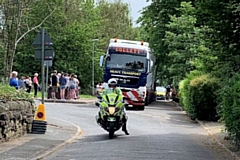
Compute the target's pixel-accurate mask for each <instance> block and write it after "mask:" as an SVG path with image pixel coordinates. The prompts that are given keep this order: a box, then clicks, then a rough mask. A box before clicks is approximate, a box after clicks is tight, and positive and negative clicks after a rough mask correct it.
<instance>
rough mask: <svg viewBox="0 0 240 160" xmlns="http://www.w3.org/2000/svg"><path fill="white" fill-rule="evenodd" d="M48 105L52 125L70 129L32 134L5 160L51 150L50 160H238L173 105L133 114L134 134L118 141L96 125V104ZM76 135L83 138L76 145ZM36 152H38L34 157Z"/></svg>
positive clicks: (131, 128)
mask: <svg viewBox="0 0 240 160" xmlns="http://www.w3.org/2000/svg"><path fill="white" fill-rule="evenodd" d="M45 106H46V111H47V117H48V121H50V122H51V123H52V124H51V123H50V125H52V126H54V125H56V126H62V128H65V129H64V130H63V129H61V128H60V129H59V128H57V127H56V128H53V127H52V126H51V127H49V128H48V131H47V133H46V134H45V135H31V134H30V135H28V136H26V137H23V138H22V139H23V140H22V141H25V142H22V141H21V143H20V141H17V142H16V144H17V145H18V146H19V147H16V146H15V144H14V143H13V144H12V147H15V148H13V149H10V150H7V149H6V151H5V152H4V151H2V152H1V149H4V147H2V146H1V148H0V159H1V160H2V159H4V160H10V159H14V160H16V159H21V160H26V159H36V157H37V156H40V157H41V153H40V150H41V152H43V151H48V152H47V153H48V157H45V158H44V159H46V160H94V159H97V160H103V159H104V160H106V159H111V160H113V159H116V160H118V159H121V160H125V159H126V160H140V159H141V160H144V159H151V160H171V159H172V160H192V159H194V160H228V159H229V160H232V159H234V158H233V157H231V155H230V154H229V152H227V151H225V150H224V149H223V148H222V147H221V146H219V145H218V144H217V143H216V142H215V141H214V140H213V139H211V138H210V137H209V136H208V134H207V132H206V131H205V130H204V129H203V128H202V127H201V126H200V125H199V124H198V123H194V122H193V121H191V120H190V119H189V118H188V117H187V116H186V114H185V113H184V112H183V111H181V110H179V109H178V108H177V107H176V106H175V105H174V104H173V103H171V102H154V103H153V104H151V105H150V106H148V107H146V109H145V110H144V111H136V110H128V111H127V114H128V116H129V121H128V130H129V132H130V135H128V136H126V135H125V134H124V133H123V132H122V131H117V132H116V136H115V137H114V139H112V140H109V138H108V133H107V132H106V131H104V130H103V129H102V128H100V127H99V126H98V125H97V124H96V122H95V115H96V114H97V112H98V108H97V107H96V106H93V105H91V104H59V103H46V104H45ZM53 123H54V125H53ZM79 127H80V128H81V134H80V135H79V133H78V132H77V131H80V128H79ZM71 137H74V138H77V139H75V140H74V141H72V140H71V139H70V138H71ZM69 139H70V140H69ZM65 140H68V143H67V144H65V146H62V147H61V148H59V149H58V150H57V151H54V152H53V153H51V151H52V148H53V147H54V146H58V145H59V144H61V143H62V142H63V141H65ZM7 144H8V143H7ZM5 145H6V144H5ZM5 148H7V147H6V146H5ZM33 152H36V154H35V155H34V154H31V153H33ZM38 152H39V153H38ZM50 153H51V154H50Z"/></svg>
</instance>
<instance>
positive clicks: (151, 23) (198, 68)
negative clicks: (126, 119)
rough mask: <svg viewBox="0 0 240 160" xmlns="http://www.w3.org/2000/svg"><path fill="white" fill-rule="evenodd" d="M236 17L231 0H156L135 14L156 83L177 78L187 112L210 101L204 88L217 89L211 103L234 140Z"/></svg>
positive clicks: (238, 67) (239, 68)
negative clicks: (149, 51) (155, 66)
mask: <svg viewBox="0 0 240 160" xmlns="http://www.w3.org/2000/svg"><path fill="white" fill-rule="evenodd" d="M239 16H240V3H239V2H238V1H237V0H229V1H225V0H218V1H208V0H203V1H195V0H187V1H186V0H185V1H184V0H162V1H152V3H151V4H150V5H149V6H147V7H146V8H144V9H143V10H142V16H141V18H139V23H140V24H142V26H141V27H142V28H143V31H144V32H145V33H146V35H147V36H146V39H147V40H148V41H149V42H150V44H151V47H152V49H153V50H154V51H155V52H156V53H157V55H158V58H157V59H158V79H159V80H160V81H161V82H162V85H167V84H169V83H170V84H172V85H174V86H178V85H179V82H180V86H179V88H180V99H181V104H182V105H183V107H184V108H185V109H186V110H187V112H189V113H197V112H195V111H196V110H194V109H196V108H197V107H199V104H201V105H200V106H202V105H203V104H204V105H207V103H209V102H210V100H209V99H207V97H208V96H209V95H207V94H206V93H205V91H209V92H212V94H211V95H215V93H218V94H217V95H216V96H213V97H212V98H213V99H214V101H213V102H218V105H219V106H221V107H219V108H220V110H218V112H220V113H221V114H220V115H221V116H222V117H221V119H222V120H223V121H224V122H225V124H226V127H227V130H228V131H229V132H230V133H232V134H231V135H233V136H235V137H237V138H238V139H239V138H240V136H239V131H240V127H239V125H238V123H237V122H238V121H239V117H240V116H239V113H238V110H237V109H236V108H234V107H235V106H236V104H237V99H238V98H237V96H239V94H238V90H236V88H237V86H238V83H237V81H236V79H237V78H236V75H238V74H239V72H240V64H239V63H240V50H239V49H240V40H239V36H240V27H239V26H240V19H239ZM206 75H208V76H207V77H208V78H209V77H210V78H209V80H208V78H206ZM199 77H200V78H199ZM211 77H214V78H213V79H212V78H211ZM211 79H212V80H211ZM214 79H215V80H214ZM193 82H194V83H193ZM206 83H207V84H206ZM216 83H217V84H216ZM191 84H192V86H193V84H197V85H194V86H195V87H191ZM213 86H220V87H219V89H218V87H213ZM202 87H205V88H204V92H203V90H202V89H203V88H202ZM228 97H231V98H228ZM209 104H210V103H209ZM205 107H206V106H205ZM215 108H216V107H215ZM230 108H231V109H230ZM192 111H193V112H192ZM216 114H217V113H216ZM231 115H234V116H231ZM193 116H195V117H196V115H193ZM233 122H234V123H233ZM235 122H236V123H235Z"/></svg>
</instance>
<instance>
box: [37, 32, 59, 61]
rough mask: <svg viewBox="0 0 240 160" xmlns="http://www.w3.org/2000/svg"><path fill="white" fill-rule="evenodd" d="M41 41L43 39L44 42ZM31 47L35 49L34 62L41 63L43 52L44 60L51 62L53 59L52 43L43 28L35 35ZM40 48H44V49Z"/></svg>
mask: <svg viewBox="0 0 240 160" xmlns="http://www.w3.org/2000/svg"><path fill="white" fill-rule="evenodd" d="M42 39H44V41H42ZM43 43H44V44H43ZM33 46H34V48H35V61H42V53H43V52H44V56H43V59H44V60H53V58H54V49H53V42H52V40H51V38H50V37H49V35H48V34H47V32H46V31H45V30H44V29H43V28H42V29H41V31H40V32H39V33H38V34H37V36H36V38H35V40H34V42H33ZM42 47H44V49H43V48H42Z"/></svg>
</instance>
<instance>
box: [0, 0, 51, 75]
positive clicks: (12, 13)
mask: <svg viewBox="0 0 240 160" xmlns="http://www.w3.org/2000/svg"><path fill="white" fill-rule="evenodd" d="M50 4H51V3H50V2H49V3H47V4H45V3H44V2H39V1H36V2H35V1H19V0H18V1H12V0H6V1H1V3H0V6H1V10H2V13H3V18H2V21H4V23H3V24H2V32H1V37H2V42H1V43H2V46H3V48H4V59H3V63H4V64H3V66H4V69H3V73H4V78H5V79H8V78H9V77H10V73H11V71H12V67H13V61H14V57H15V53H16V49H17V45H18V43H19V42H20V41H21V40H22V39H23V38H24V37H25V36H26V35H27V34H28V33H29V32H31V31H33V30H35V29H37V28H38V27H40V26H41V25H42V24H43V23H44V22H45V21H46V20H47V19H48V18H49V17H50V16H51V15H52V14H53V12H54V11H55V10H54V8H52V7H51V5H50ZM38 5H47V6H48V7H47V10H44V11H43V12H40V13H42V14H43V15H45V17H44V18H43V19H42V20H41V22H40V23H37V24H34V25H30V24H29V21H33V20H34V19H36V17H35V16H34V17H33V15H36V14H33V13H34V9H35V8H36V6H38ZM38 14H39V12H38Z"/></svg>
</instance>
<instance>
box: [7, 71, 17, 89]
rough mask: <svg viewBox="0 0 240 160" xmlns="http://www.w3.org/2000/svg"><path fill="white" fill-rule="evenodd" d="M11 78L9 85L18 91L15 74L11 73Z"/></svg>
mask: <svg viewBox="0 0 240 160" xmlns="http://www.w3.org/2000/svg"><path fill="white" fill-rule="evenodd" d="M11 76H12V77H11V78H10V82H9V85H10V86H12V87H15V88H16V89H19V85H18V80H17V72H12V75H11Z"/></svg>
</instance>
